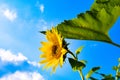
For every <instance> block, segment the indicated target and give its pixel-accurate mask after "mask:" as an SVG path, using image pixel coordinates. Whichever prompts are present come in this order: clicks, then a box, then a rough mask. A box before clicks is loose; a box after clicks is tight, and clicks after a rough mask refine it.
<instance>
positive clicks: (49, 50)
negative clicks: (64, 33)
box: [39, 28, 67, 72]
mask: <svg viewBox="0 0 120 80" xmlns="http://www.w3.org/2000/svg"><path fill="white" fill-rule="evenodd" d="M46 38H47V40H48V42H41V44H42V47H41V48H39V49H40V51H42V52H43V53H42V54H41V55H40V58H44V60H42V61H40V63H41V64H46V65H45V66H44V68H50V67H52V71H53V72H55V70H56V68H57V66H58V65H60V66H61V67H62V65H63V62H64V55H66V52H67V50H66V49H65V48H64V45H63V38H62V37H61V35H60V34H58V31H57V30H56V29H55V28H52V30H51V31H50V30H47V31H46Z"/></svg>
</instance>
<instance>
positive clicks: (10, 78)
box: [0, 71, 44, 80]
mask: <svg viewBox="0 0 120 80" xmlns="http://www.w3.org/2000/svg"><path fill="white" fill-rule="evenodd" d="M0 80H44V78H43V77H42V75H40V74H39V73H38V72H20V71H16V72H15V73H13V74H9V75H6V76H4V77H2V78H0Z"/></svg>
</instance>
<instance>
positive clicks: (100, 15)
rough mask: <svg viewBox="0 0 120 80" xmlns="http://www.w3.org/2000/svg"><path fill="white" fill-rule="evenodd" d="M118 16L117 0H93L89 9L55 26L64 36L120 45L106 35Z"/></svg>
mask: <svg viewBox="0 0 120 80" xmlns="http://www.w3.org/2000/svg"><path fill="white" fill-rule="evenodd" d="M119 16H120V1H119V0H95V2H94V4H93V5H92V7H91V9H90V11H86V13H80V14H79V15H78V16H77V18H74V19H71V20H65V21H64V22H62V23H60V24H58V25H57V26H56V28H57V29H58V31H59V33H61V34H62V36H63V37H64V38H69V39H79V40H94V41H102V42H107V43H111V44H113V45H116V46H118V47H120V45H118V44H115V43H113V41H112V40H111V39H110V37H109V35H108V32H109V30H110V29H111V27H112V26H113V24H114V23H115V22H116V20H117V19H118V17H119Z"/></svg>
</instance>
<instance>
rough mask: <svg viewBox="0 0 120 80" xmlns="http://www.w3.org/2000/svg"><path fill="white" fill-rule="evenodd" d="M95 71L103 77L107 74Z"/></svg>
mask: <svg viewBox="0 0 120 80" xmlns="http://www.w3.org/2000/svg"><path fill="white" fill-rule="evenodd" d="M95 73H96V74H99V75H101V76H102V77H105V76H106V75H105V74H103V73H99V72H95Z"/></svg>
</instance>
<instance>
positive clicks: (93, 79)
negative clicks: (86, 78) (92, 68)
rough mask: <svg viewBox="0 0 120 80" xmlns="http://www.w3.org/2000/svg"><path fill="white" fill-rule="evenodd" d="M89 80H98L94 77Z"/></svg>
mask: <svg viewBox="0 0 120 80" xmlns="http://www.w3.org/2000/svg"><path fill="white" fill-rule="evenodd" d="M90 79H91V80H98V79H96V78H94V77H90Z"/></svg>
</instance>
